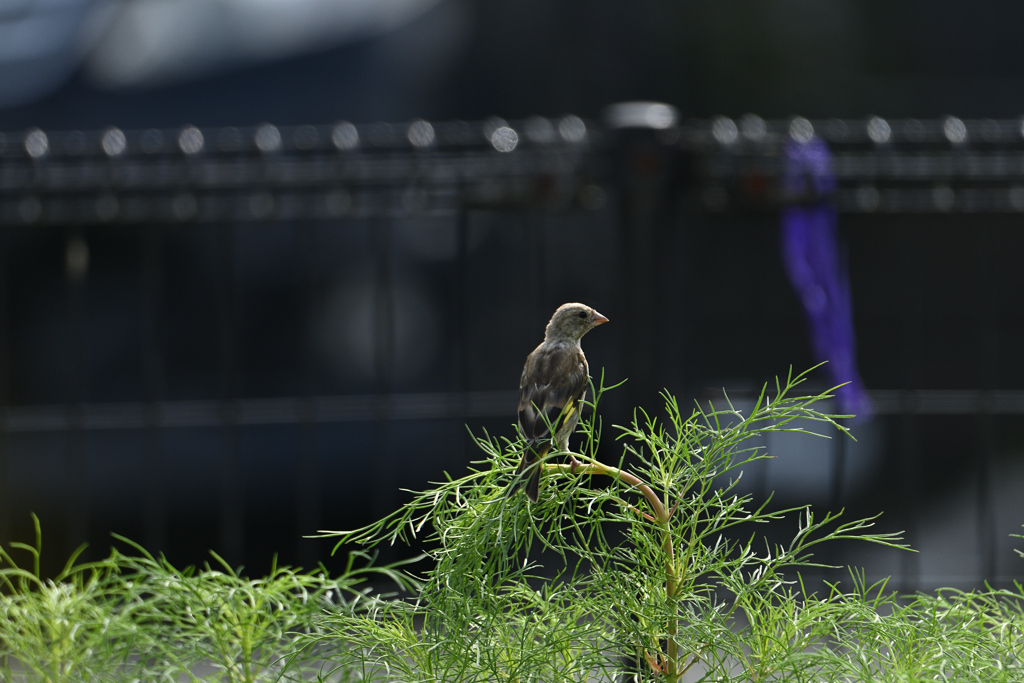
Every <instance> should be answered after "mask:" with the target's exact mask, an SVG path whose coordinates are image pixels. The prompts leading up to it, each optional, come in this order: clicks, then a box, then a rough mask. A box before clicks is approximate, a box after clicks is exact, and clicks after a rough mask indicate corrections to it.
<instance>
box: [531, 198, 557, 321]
mask: <svg viewBox="0 0 1024 683" xmlns="http://www.w3.org/2000/svg"><path fill="white" fill-rule="evenodd" d="M523 220H524V221H525V222H526V248H527V250H528V251H529V261H528V263H529V264H530V266H529V267H530V278H529V280H530V302H531V304H532V309H533V310H532V311H531V313H532V315H533V316H534V317H535V318H536V322H537V324H538V325H539V326H540V327H541V328H543V325H544V324H545V323H546V322H547V321H548V318H549V317H550V315H551V313H552V312H553V311H554V307H555V306H558V305H559V304H561V303H562V302H558V303H552V302H551V301H550V300H549V298H548V296H547V289H548V286H547V267H548V263H547V235H546V234H545V231H544V228H545V225H544V220H543V218H542V217H541V215H540V214H538V213H536V212H534V211H531V210H529V209H527V210H526V211H525V214H524V216H523ZM548 309H551V310H548Z"/></svg>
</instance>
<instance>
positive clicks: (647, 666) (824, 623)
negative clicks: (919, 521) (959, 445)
mask: <svg viewBox="0 0 1024 683" xmlns="http://www.w3.org/2000/svg"><path fill="white" fill-rule="evenodd" d="M806 375H807V373H803V374H801V375H797V376H795V377H794V376H792V374H791V375H790V376H789V377H788V378H787V379H786V382H785V383H784V384H779V383H778V382H777V383H776V387H775V391H774V394H773V395H769V393H768V392H767V389H765V390H763V391H762V392H761V394H760V396H759V397H758V399H757V400H756V402H755V404H754V406H753V408H751V409H750V411H749V412H747V413H746V414H744V413H742V412H741V411H739V410H737V409H736V408H735V407H734V406H733V405H732V403H731V402H728V399H726V403H727V405H726V406H725V407H724V408H716V407H714V406H711V407H708V408H707V409H702V408H699V407H698V408H696V409H695V410H693V411H692V412H690V413H689V414H686V413H684V412H683V410H682V409H681V408H680V406H679V404H678V402H677V401H676V400H675V399H674V398H673V397H672V396H670V395H668V394H665V395H664V401H665V417H664V418H663V419H658V418H657V417H655V416H653V415H650V414H648V413H646V412H644V411H638V412H637V413H636V415H635V416H634V420H633V422H632V424H631V425H629V426H626V427H618V430H619V432H620V433H619V439H620V440H621V441H622V442H623V446H624V454H623V460H622V461H620V462H619V463H617V465H616V466H613V465H609V464H605V463H602V462H600V461H598V459H597V457H596V454H597V450H598V446H599V444H600V440H601V433H602V431H601V421H600V418H599V417H598V415H597V410H596V409H597V405H598V403H599V401H600V399H601V397H602V395H603V394H604V392H605V391H606V390H607V389H609V388H612V387H605V386H604V378H603V376H602V378H601V380H600V383H599V386H597V387H593V386H592V391H591V394H590V395H591V396H593V397H594V399H593V401H592V402H591V403H590V404H589V407H590V411H589V415H588V416H587V419H585V420H581V422H580V428H579V431H580V432H582V435H583V447H582V448H581V449H580V452H579V453H575V454H574V455H575V457H576V459H577V460H578V461H580V464H578V465H572V464H565V463H563V462H561V461H562V460H563V459H564V458H565V457H566V455H567V454H565V453H557V452H553V453H551V455H550V457H548V458H547V459H546V461H545V462H544V463H543V471H544V476H543V477H542V488H541V501H540V502H539V503H538V504H532V505H531V504H529V503H528V501H527V499H526V497H525V496H523V495H518V494H517V492H516V487H515V483H516V481H517V474H516V469H517V465H518V462H519V458H520V455H521V453H522V450H523V448H524V447H525V442H524V441H523V440H522V439H521V438H520V439H517V440H516V441H511V440H508V439H504V438H494V437H491V436H490V435H488V434H486V433H484V434H483V435H482V436H479V437H477V436H474V440H475V441H476V443H477V445H478V446H479V447H480V449H481V450H482V451H483V452H484V454H485V456H486V457H485V459H483V460H481V461H478V462H476V463H474V464H475V468H474V469H472V470H471V471H470V472H469V473H468V474H467V475H465V476H462V477H459V478H457V479H453V478H450V477H449V478H448V479H447V481H444V482H441V483H439V484H437V485H436V486H435V487H434V488H433V489H431V490H428V491H425V492H422V493H419V494H416V496H415V497H414V498H413V500H412V501H411V502H409V503H407V504H406V505H405V506H403V507H402V508H401V509H399V510H398V511H397V512H395V513H394V514H392V515H390V516H388V517H386V518H384V519H382V520H380V521H378V522H376V523H374V524H372V525H370V526H367V527H365V528H362V529H359V530H356V531H349V532H324V535H326V536H333V537H337V538H338V539H339V546H340V545H341V544H344V543H356V544H361V545H363V546H369V547H372V546H376V545H379V544H384V543H395V542H409V541H411V540H412V539H413V538H415V537H418V536H423V537H424V539H423V540H424V541H425V542H426V544H427V546H428V547H429V548H430V550H429V551H428V553H429V555H430V557H431V558H432V559H433V561H434V562H435V564H434V566H433V568H432V569H431V570H429V571H428V572H427V574H426V576H425V577H424V579H423V584H422V590H421V591H420V593H419V594H418V595H417V596H416V597H415V599H411V600H403V601H395V602H390V603H380V604H378V605H376V606H375V608H374V609H373V610H370V611H368V612H366V613H361V614H348V615H338V616H334V617H330V618H328V619H326V620H325V624H324V629H325V633H326V636H325V635H324V634H318V635H316V636H314V637H313V638H312V639H311V642H319V641H320V640H322V639H323V638H324V637H330V638H336V639H339V640H342V641H345V642H347V643H349V644H350V647H349V648H348V649H347V650H346V658H345V659H344V662H343V664H339V666H343V667H344V668H345V669H347V670H350V671H355V672H358V676H359V678H360V680H389V681H391V680H394V681H460V682H471V681H509V682H522V683H525V682H527V681H535V682H538V683H539V682H541V681H544V682H545V683H548V682H554V681H578V682H582V681H590V680H609V681H610V680H615V679H616V678H617V677H619V676H621V675H626V674H628V673H629V671H630V669H632V673H631V674H629V675H634V676H636V677H637V678H636V680H654V679H656V678H657V679H658V680H664V681H668V682H670V683H674V682H675V681H678V680H680V679H681V678H682V676H683V675H684V674H686V673H687V672H688V671H691V670H693V671H698V670H708V671H714V672H716V673H715V675H716V676H722V675H729V676H731V675H739V676H740V677H742V678H745V679H746V680H764V679H766V678H770V679H773V680H775V679H778V678H779V677H780V676H784V675H786V674H785V672H789V671H796V670H799V669H800V667H801V666H803V665H804V664H806V663H808V661H810V660H807V659H806V657H807V655H808V653H810V652H813V651H814V650H815V649H816V648H820V647H822V646H823V645H826V644H828V643H829V642H832V641H834V640H835V638H836V634H835V629H834V626H833V623H834V622H835V619H834V618H833V616H834V613H835V612H837V611H842V609H844V607H843V605H845V604H846V602H847V601H848V598H847V596H843V595H842V594H840V593H838V592H837V589H836V590H833V592H832V594H831V595H830V596H829V597H828V598H827V599H825V600H818V599H817V598H815V597H814V596H813V595H809V594H808V593H807V591H803V590H802V587H800V586H798V585H797V584H794V583H793V581H794V574H795V570H797V569H799V568H806V567H821V566H824V565H822V564H819V563H817V562H816V561H815V560H814V556H813V552H812V550H813V549H814V547H815V546H816V545H818V544H820V543H823V542H826V541H835V540H839V539H856V540H863V541H869V542H873V543H879V544H883V545H888V546H893V547H898V548H902V547H904V546H902V545H900V544H899V537H898V535H897V534H890V533H873V532H870V531H869V529H870V527H871V526H872V525H873V519H874V518H871V519H862V520H856V521H853V522H846V523H841V522H839V517H840V514H841V513H829V514H826V515H824V516H822V517H817V516H816V515H815V514H814V513H812V511H811V510H810V509H809V508H792V509H787V510H770V509H769V508H768V501H763V502H760V503H757V502H755V501H754V500H753V498H752V496H751V495H747V494H741V493H739V491H738V488H737V482H738V480H739V476H740V471H741V470H742V469H743V468H744V467H745V466H748V465H749V464H751V463H752V462H754V461H756V460H760V459H762V458H767V457H770V455H769V454H768V453H766V452H765V450H764V449H763V448H762V447H760V446H758V443H760V442H761V441H762V437H764V436H765V435H767V434H768V433H771V432H780V431H787V432H804V431H805V430H804V428H803V426H802V425H804V424H807V421H813V422H821V423H826V424H829V425H832V426H833V427H835V428H836V429H837V430H838V431H839V432H842V433H846V428H845V427H844V426H843V425H842V424H840V423H838V422H836V420H837V419H838V418H840V417H845V416H835V415H826V414H823V413H820V412H817V411H816V410H815V409H814V404H815V403H817V402H819V401H821V400H823V399H826V398H829V397H830V394H827V393H823V394H816V395H811V396H798V395H794V389H795V388H796V387H797V386H798V385H800V384H801V383H802V382H803V381H804V380H805V378H806ZM807 433H808V434H813V432H807ZM815 436H818V435H816V434H815ZM627 455H628V458H629V460H630V461H631V462H633V463H635V465H634V466H633V468H632V469H627V468H626V467H625V466H624V464H623V463H624V462H625V461H626V458H627ZM794 513H795V514H798V515H799V526H798V531H797V533H796V535H795V537H794V538H793V540H792V541H791V542H790V543H789V544H788V545H784V546H777V545H776V546H772V545H767V544H765V543H763V542H762V541H760V540H759V538H758V536H757V535H756V534H754V533H751V534H750V535H749V536H747V537H744V536H741V535H740V534H741V533H742V531H741V528H742V527H743V526H746V525H750V524H757V523H763V522H770V521H773V520H779V519H782V518H783V517H785V516H787V515H792V514H794ZM744 539H745V540H744ZM542 560H543V561H544V562H545V566H542V565H541V562H542ZM857 604H858V605H859V604H860V603H857ZM814 661H817V660H814ZM822 661H823V660H822ZM801 662H802V663H801ZM630 663H631V664H630ZM695 666H696V667H697V669H693V667H695ZM816 666H819V665H816ZM820 667H824V664H823V663H820ZM820 667H819V668H820ZM800 680H803V679H802V678H801V679H800Z"/></svg>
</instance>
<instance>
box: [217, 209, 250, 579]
mask: <svg viewBox="0 0 1024 683" xmlns="http://www.w3.org/2000/svg"><path fill="white" fill-rule="evenodd" d="M236 229H237V228H236V226H235V224H234V223H225V224H224V225H222V226H220V230H219V233H218V237H219V239H220V244H219V247H220V250H219V251H220V291H219V313H220V315H219V318H220V321H219V322H220V356H221V358H220V361H221V376H220V399H221V417H222V424H223V435H224V436H223V439H224V440H223V448H222V451H221V452H222V456H221V511H220V550H221V553H223V557H224V559H225V560H227V561H228V563H229V564H232V565H237V564H240V563H241V562H242V552H243V546H244V522H245V510H244V505H245V500H244V495H243V492H244V487H243V482H242V467H241V462H240V454H239V433H238V430H239V426H238V404H237V398H238V391H239V388H240V387H239V367H238V366H239V363H238V348H237V345H238V338H237V330H238V320H239V317H240V310H239V308H240V302H239V299H240V296H239V295H238V291H237V290H238V281H237V280H238V275H237V273H236V264H235V260H236V258H235V231H236Z"/></svg>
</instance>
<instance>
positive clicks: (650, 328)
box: [609, 129, 674, 409]
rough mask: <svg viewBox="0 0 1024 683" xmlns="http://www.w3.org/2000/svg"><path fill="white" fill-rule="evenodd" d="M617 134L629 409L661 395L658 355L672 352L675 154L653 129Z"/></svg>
mask: <svg viewBox="0 0 1024 683" xmlns="http://www.w3.org/2000/svg"><path fill="white" fill-rule="evenodd" d="M616 139H617V143H616V144H617V148H616V149H615V150H614V152H613V153H614V154H615V155H616V156H617V157H618V158H616V159H615V168H617V169H618V171H617V174H618V178H617V184H618V188H619V197H620V200H621V201H620V219H619V235H618V240H617V242H618V243H617V245H616V246H617V248H618V259H619V265H618V273H617V276H618V277H617V280H618V292H619V297H618V301H617V310H616V311H615V313H614V317H615V319H616V325H617V329H619V330H621V331H620V332H618V343H619V356H620V358H621V359H622V360H621V361H620V367H622V368H626V369H627V375H628V377H629V382H627V383H626V385H625V387H624V390H625V391H624V392H622V396H620V397H618V400H620V401H622V400H625V401H626V402H627V404H626V407H627V408H629V409H631V408H632V407H633V406H639V405H646V406H651V405H652V404H653V403H654V402H655V401H656V400H657V392H658V391H659V390H660V389H662V388H664V387H665V385H666V379H667V378H666V377H664V376H663V375H664V368H663V366H662V364H661V362H660V359H661V358H662V355H663V353H664V352H666V351H667V352H669V353H673V352H674V349H671V348H667V347H666V346H665V343H666V342H663V341H662V340H663V338H664V336H665V334H666V331H667V330H666V327H665V324H664V323H665V318H667V317H669V316H667V315H665V312H666V311H671V310H674V309H673V308H672V307H671V299H672V296H671V293H668V292H666V291H665V290H666V289H667V288H668V287H670V286H671V284H670V283H672V279H671V278H669V277H667V274H666V273H665V272H663V271H664V269H665V267H666V266H669V265H670V264H671V263H672V260H670V259H669V258H668V255H667V254H665V253H664V252H665V247H666V246H669V244H668V242H667V233H668V229H670V226H671V222H672V215H671V214H672V211H671V210H670V205H671V200H672V197H671V193H670V192H669V190H670V185H671V183H672V181H673V179H674V169H673V161H674V158H673V154H672V151H671V150H670V149H669V148H668V147H667V146H666V145H665V144H663V143H662V142H660V139H659V135H658V134H657V133H656V132H655V131H651V130H646V129H627V130H620V131H618V132H617V134H616ZM667 228H668V229H667ZM666 302H669V303H667V304H666ZM667 306H668V307H667ZM609 315H610V316H611V315H612V314H609ZM620 321H621V323H620ZM614 393H616V394H618V393H619V392H614Z"/></svg>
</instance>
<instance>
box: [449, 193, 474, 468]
mask: <svg viewBox="0 0 1024 683" xmlns="http://www.w3.org/2000/svg"><path fill="white" fill-rule="evenodd" d="M469 227H470V226H469V210H468V209H466V207H464V206H463V207H461V208H460V209H459V217H458V219H457V223H456V226H455V239H456V256H455V270H456V276H455V287H456V290H457V291H456V293H455V302H456V313H455V318H456V325H455V330H456V334H457V335H458V339H456V340H455V342H456V343H455V344H454V345H453V346H454V348H455V349H456V353H457V354H458V356H457V357H456V358H455V371H456V373H457V377H458V380H457V383H456V386H455V387H453V388H454V389H455V390H456V391H458V392H459V394H460V395H461V399H460V400H461V406H460V408H461V409H460V410H459V411H458V415H459V417H458V418H457V420H458V421H460V423H459V424H456V427H461V422H464V421H465V420H466V419H467V418H468V417H469V408H470V406H469V391H470V388H471V387H472V378H471V376H470V375H471V373H472V366H473V364H472V358H471V357H470V349H471V348H473V345H472V344H471V343H470V334H471V332H472V330H471V328H470V324H469V321H470V319H471V316H470V314H469V311H470V308H471V306H472V305H473V304H472V301H471V299H470V293H471V292H470V282H471V281H472V279H471V278H470V272H469ZM456 433H457V434H458V437H457V438H458V440H459V441H458V442H459V444H460V448H459V449H458V452H459V453H461V454H462V462H461V463H460V465H462V464H465V463H467V462H468V461H469V439H468V438H466V434H465V432H463V431H462V430H461V429H457V430H456Z"/></svg>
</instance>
